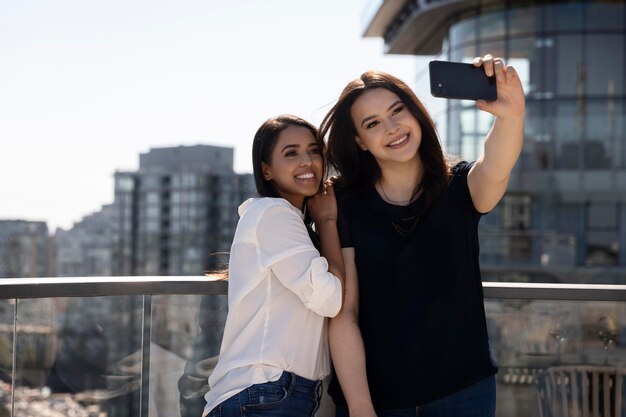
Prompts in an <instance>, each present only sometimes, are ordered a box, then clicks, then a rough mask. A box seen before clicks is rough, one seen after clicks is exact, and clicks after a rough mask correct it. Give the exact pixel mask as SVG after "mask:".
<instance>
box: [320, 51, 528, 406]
mask: <svg viewBox="0 0 626 417" xmlns="http://www.w3.org/2000/svg"><path fill="white" fill-rule="evenodd" d="M474 65H475V66H477V67H480V66H481V65H482V66H483V67H484V70H485V73H486V74H487V75H488V76H491V75H494V74H495V75H496V85H497V90H498V98H497V100H496V101H493V102H485V101H481V100H479V101H477V103H476V105H477V107H478V108H479V109H480V110H483V111H487V112H489V113H491V114H493V115H495V116H496V117H495V121H494V124H493V127H492V129H491V131H490V132H489V133H488V134H487V137H486V139H485V144H484V152H483V154H482V155H481V156H480V158H478V160H477V161H475V162H474V163H466V162H460V163H456V164H448V163H447V162H446V160H445V157H444V154H443V151H442V149H441V146H440V143H439V140H438V138H437V134H436V131H435V127H434V124H433V122H432V120H431V119H430V117H429V116H428V113H427V112H426V110H425V109H424V107H423V105H422V104H421V103H420V101H419V100H418V99H417V97H416V96H415V94H414V93H413V92H412V91H411V89H410V88H409V87H408V86H407V85H406V84H405V83H403V82H402V81H400V80H398V79H397V78H395V77H393V76H391V75H389V74H385V73H381V72H374V71H370V72H366V73H365V74H363V75H361V77H360V78H358V79H356V80H354V81H352V82H351V83H349V84H348V85H347V86H346V88H345V89H344V90H343V92H342V94H341V96H340V97H339V100H338V102H337V103H336V104H335V106H334V107H333V108H332V109H331V111H330V112H329V114H328V115H327V116H326V117H325V118H324V120H323V122H322V126H321V128H320V134H321V136H322V137H326V136H328V152H329V159H330V162H331V163H332V164H333V165H334V166H335V168H336V169H337V170H338V172H339V173H340V174H341V178H340V180H339V184H338V185H339V187H340V190H341V194H340V197H338V198H339V204H340V215H339V228H340V238H341V241H342V242H341V243H342V247H343V255H344V261H345V263H346V276H347V277H346V296H345V301H344V307H343V308H342V311H341V313H340V314H339V315H338V316H337V317H335V318H334V319H333V320H332V321H331V323H330V327H329V332H330V333H329V335H330V345H331V354H332V357H333V363H334V368H335V374H336V376H335V378H334V379H333V381H332V383H331V387H330V393H331V395H332V397H333V399H334V400H335V402H336V403H337V405H338V407H337V415H338V416H343V415H345V416H347V415H348V410H349V415H350V416H357V417H370V416H376V415H378V417H387V416H413V415H419V416H438V415H442V416H446V417H455V416H494V415H495V378H494V374H495V373H496V372H497V368H496V367H495V365H494V363H493V361H492V359H491V355H490V351H489V342H488V336H487V329H486V320H485V313H484V306H483V294H482V285H481V277H480V269H479V265H478V234H477V227H478V221H479V219H480V217H481V215H482V214H483V213H486V212H488V211H490V210H491V209H492V208H493V207H494V206H495V205H496V204H497V203H498V201H499V200H500V198H501V197H502V195H503V194H504V192H505V190H506V187H507V184H508V180H509V175H510V172H511V170H512V168H513V165H514V164H515V162H516V160H517V158H518V156H519V153H520V151H521V147H522V142H523V125H524V109H525V99H524V92H523V89H522V86H521V82H520V80H519V77H518V75H517V73H516V72H515V70H514V69H513V68H512V67H510V66H509V67H507V66H505V65H504V63H503V61H502V60H501V59H498V58H496V59H494V58H493V57H492V56H491V55H486V56H484V57H483V58H476V59H475V60H474Z"/></svg>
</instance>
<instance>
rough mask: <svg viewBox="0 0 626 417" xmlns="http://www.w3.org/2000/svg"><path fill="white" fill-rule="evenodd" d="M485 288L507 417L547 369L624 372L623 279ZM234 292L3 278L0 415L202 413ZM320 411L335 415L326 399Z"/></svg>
mask: <svg viewBox="0 0 626 417" xmlns="http://www.w3.org/2000/svg"><path fill="white" fill-rule="evenodd" d="M483 288H484V294H485V299H486V301H485V310H486V314H487V324H488V326H489V332H490V337H491V344H492V348H493V350H494V353H495V356H496V358H497V361H498V363H499V366H500V372H499V374H498V376H497V378H498V415H499V416H531V415H533V416H534V415H538V413H539V410H540V406H541V404H540V401H539V400H540V399H541V398H542V397H541V395H539V393H538V389H537V383H538V381H539V376H540V375H542V372H544V371H545V370H546V369H549V368H552V367H555V366H566V365H568V366H580V365H585V366H591V367H593V366H598V367H606V366H612V367H615V368H616V369H624V367H626V303H625V301H626V285H580V284H529V283H505V282H486V283H484V285H483ZM227 290H228V283H227V282H226V281H221V280H217V279H215V278H212V277H189V276H180V277H77V278H36V279H27V278H26V279H0V417H9V416H11V417H13V416H15V417H18V416H27V415H50V416H56V415H69V413H70V411H69V410H70V409H71V410H72V411H71V413H73V415H76V416H86V417H105V416H106V417H112V416H116V417H124V416H128V417H130V416H133V417H134V416H142V417H145V416H150V417H161V416H168V417H170V416H172V415H174V416H177V415H181V416H183V417H187V416H195V417H198V416H199V415H200V414H199V413H198V410H200V409H201V407H202V406H203V398H202V394H203V392H204V391H205V390H206V389H207V388H208V387H207V383H206V379H207V376H208V375H209V374H210V372H211V370H212V369H213V367H214V366H215V363H216V360H217V355H218V353H219V345H220V343H221V335H222V329H223V325H224V321H225V318H226V314H227V305H226V304H227V301H226V299H227V296H226V295H227ZM607 317H608V318H610V319H611V323H612V324H611V326H612V327H611V326H609V327H610V328H609V330H610V331H612V332H613V333H611V334H610V335H609V336H610V337H608V336H607V337H608V339H607V337H605V338H604V339H602V338H601V337H600V336H599V335H600V330H601V329H600V327H599V326H600V322H602V323H605V322H606V320H607ZM605 330H606V329H605ZM559 332H560V333H559ZM556 333H559V334H556ZM606 334H607V333H606V332H604V333H602V335H605V336H606ZM607 340H608V342H607ZM605 343H606V345H605ZM416 377H420V376H416ZM542 395H543V396H544V397H545V391H544V392H542ZM612 395H613V397H610V398H615V395H618V394H617V393H614V394H612ZM619 395H621V394H619ZM618 398H621V397H618ZM613 401H614V400H613ZM60 404H61V405H60ZM611 404H612V405H615V403H614V402H613V403H611ZM38 407H39V408H38ZM59 407H60V408H59ZM63 407H66V408H67V410H65V409H64V410H65V411H59V410H61V409H63ZM55 409H56V410H57V411H55ZM42 410H45V412H46V413H47V414H44V412H43V411H42ZM54 412H58V413H59V414H53V413H54ZM29 413H30V414H29ZM318 415H319V416H320V417H324V416H327V415H332V403H331V401H330V400H329V398H328V397H327V396H325V398H324V405H323V407H322V409H321V411H320V413H318Z"/></svg>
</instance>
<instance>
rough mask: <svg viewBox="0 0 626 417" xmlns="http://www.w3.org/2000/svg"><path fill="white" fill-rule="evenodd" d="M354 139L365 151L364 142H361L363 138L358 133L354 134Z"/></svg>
mask: <svg viewBox="0 0 626 417" xmlns="http://www.w3.org/2000/svg"><path fill="white" fill-rule="evenodd" d="M354 141H355V142H356V144H357V146H358V147H359V148H361V149H363V150H364V151H367V146H365V142H363V139H361V138H360V137H359V136H358V135H354Z"/></svg>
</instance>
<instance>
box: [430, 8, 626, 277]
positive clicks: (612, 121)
mask: <svg viewBox="0 0 626 417" xmlns="http://www.w3.org/2000/svg"><path fill="white" fill-rule="evenodd" d="M468 3H469V2H468ZM484 3H485V4H484V5H482V6H478V7H475V6H468V7H469V9H465V10H464V11H462V12H460V13H458V14H456V15H454V16H451V18H452V19H453V21H454V22H453V23H452V24H451V25H450V27H449V30H448V36H447V38H446V40H445V41H444V47H443V51H442V52H443V56H444V57H445V59H448V60H451V61H464V62H471V60H472V59H473V58H474V57H475V56H479V55H483V54H485V53H492V54H494V55H496V56H501V57H503V58H505V59H506V61H507V62H508V63H510V64H512V65H514V66H515V68H516V69H517V71H518V73H519V75H520V77H521V79H522V82H523V85H524V88H525V92H526V96H527V114H526V130H525V132H526V136H525V143H524V148H523V151H522V155H521V157H520V159H519V161H518V163H517V165H516V167H515V170H514V174H513V177H512V178H511V182H510V186H509V190H508V193H507V195H506V196H505V197H504V199H503V201H502V202H501V203H500V204H499V206H498V207H497V208H496V209H495V210H494V212H493V213H491V214H490V215H489V216H486V217H485V218H484V219H483V222H482V225H481V232H482V237H481V244H482V247H481V256H482V265H483V268H484V272H485V275H486V279H488V280H489V279H503V280H510V279H511V278H512V275H517V279H522V280H539V281H543V280H545V281H574V282H623V281H624V280H625V279H626V277H625V275H626V149H625V141H626V126H625V125H626V123H625V120H626V106H625V98H626V81H625V77H626V75H625V71H624V64H625V50H626V42H625V32H626V30H625V27H626V26H625V25H626V24H625V22H626V11H625V5H624V3H623V2H574V3H553V4H536V3H535V4H530V3H529V2H516V1H512V2H507V3H506V4H505V3H504V2H501V3H496V4H489V3H488V2H484ZM491 121H492V119H491V116H489V115H485V114H484V113H482V112H479V111H477V110H476V109H475V107H474V103H473V102H469V101H460V100H451V101H450V103H449V107H448V120H447V125H448V126H447V132H448V135H447V138H445V141H446V143H445V145H446V149H447V150H448V152H450V153H452V154H457V155H459V154H460V155H461V156H462V157H463V158H464V159H468V160H474V159H476V158H477V157H478V156H479V154H480V152H481V150H482V145H483V139H484V136H485V134H486V132H487V131H488V129H489V127H490V125H491ZM565 270H566V271H567V273H564V271H565ZM507 271H509V272H507ZM510 271H515V272H510Z"/></svg>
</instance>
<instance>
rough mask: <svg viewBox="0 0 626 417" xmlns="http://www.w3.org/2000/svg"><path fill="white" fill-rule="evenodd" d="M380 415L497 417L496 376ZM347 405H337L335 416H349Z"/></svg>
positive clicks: (393, 416) (382, 416) (399, 416)
mask: <svg viewBox="0 0 626 417" xmlns="http://www.w3.org/2000/svg"><path fill="white" fill-rule="evenodd" d="M376 414H377V415H378V417H409V416H410V417H416V416H419V417H495V415H496V377H495V375H492V376H489V377H487V378H485V379H483V380H481V381H478V382H477V383H475V384H474V385H470V386H469V387H467V388H465V389H463V390H461V391H459V392H456V393H454V394H452V395H448V396H447V397H444V398H441V399H439V400H436V401H433V402H432V403H428V404H426V405H421V406H418V407H409V408H401V409H395V410H390V409H387V410H378V409H377V410H376ZM348 416H349V413H348V409H347V408H346V407H342V406H337V411H336V413H335V417H348Z"/></svg>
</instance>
